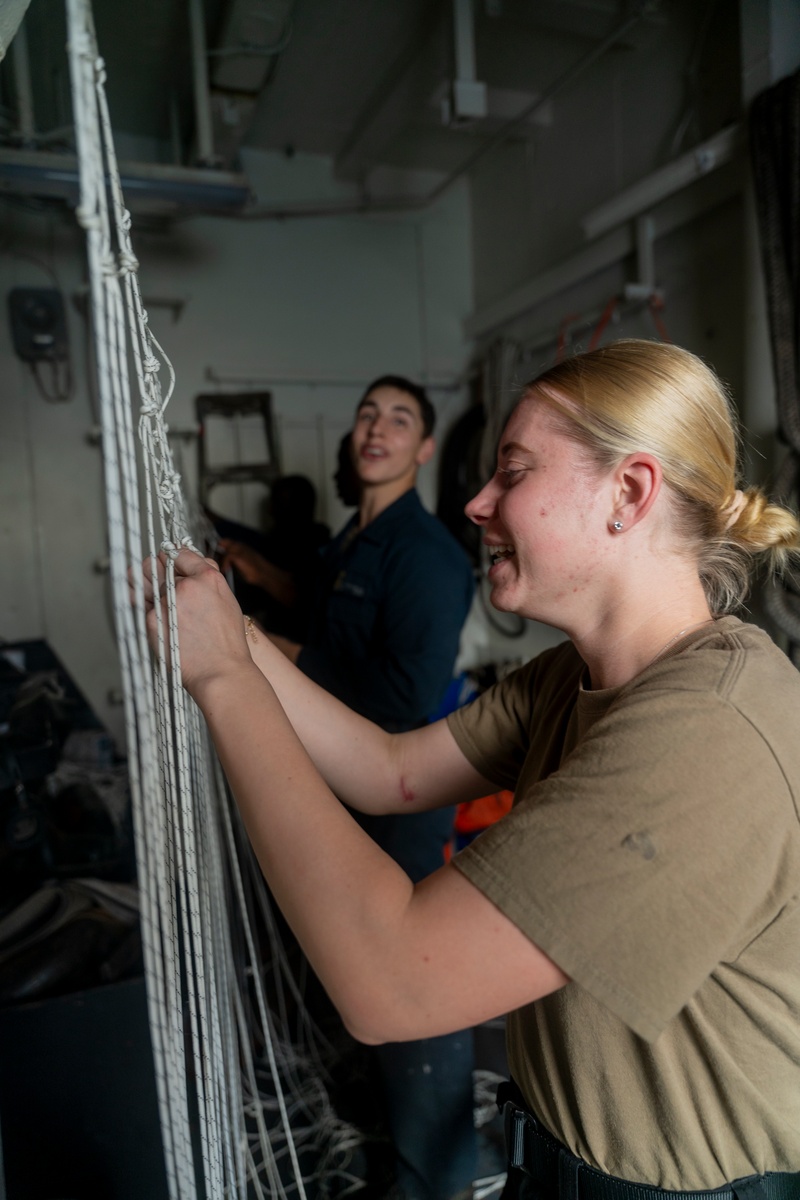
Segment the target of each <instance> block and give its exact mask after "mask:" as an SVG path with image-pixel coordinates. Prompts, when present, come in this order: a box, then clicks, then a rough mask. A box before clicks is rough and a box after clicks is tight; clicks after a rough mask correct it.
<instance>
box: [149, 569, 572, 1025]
mask: <svg viewBox="0 0 800 1200" xmlns="http://www.w3.org/2000/svg"><path fill="white" fill-rule="evenodd" d="M176 568H177V578H178V582H177V589H176V590H177V600H178V622H179V641H180V651H181V670H182V677H183V682H184V686H185V687H186V688H187V689H188V690H189V691H190V693H191V694H192V696H193V697H194V699H195V700H196V701H197V703H198V705H199V706H200V708H201V710H202V711H203V713H204V715H205V718H206V721H207V722H208V726H209V729H210V732H211V735H212V737H213V739H214V743H215V745H216V748H217V752H218V753H219V756H220V760H221V762H222V765H223V767H224V769H225V773H226V775H227V777H228V780H229V782H230V785H231V788H232V790H233V792H234V795H235V796H236V799H237V803H238V805H239V808H240V811H241V813H242V817H243V820H244V822H245V825H246V827H247V831H248V834H249V837H250V839H251V842H252V844H253V847H254V850H255V852H256V854H257V856H258V859H259V862H260V864H261V867H262V870H263V872H264V875H265V877H266V879H267V881H268V883H269V885H270V888H271V889H272V892H273V894H274V896H275V898H276V900H277V902H278V904H279V905H280V907H281V909H282V910H283V912H284V914H285V916H286V918H287V920H288V921H289V923H290V925H291V926H292V928H293V930H294V932H295V934H296V936H297V938H298V940H299V942H300V944H301V945H302V947H303V949H304V950H305V953H306V954H307V956H308V958H309V961H310V962H311V965H312V966H313V968H314V970H315V971H316V972H317V974H318V975H319V977H320V979H321V980H322V983H323V984H324V986H325V988H326V990H327V991H328V993H329V995H330V996H331V999H332V1000H333V1002H334V1004H336V1006H337V1007H338V1008H339V1011H340V1013H341V1015H342V1018H343V1019H344V1021H345V1023H346V1025H347V1026H348V1028H349V1029H350V1031H351V1032H352V1033H353V1035H354V1036H355V1037H358V1038H360V1039H361V1040H363V1041H366V1042H382V1041H402V1040H413V1039H417V1038H421V1037H427V1036H432V1035H435V1034H440V1033H445V1032H448V1031H452V1030H456V1029H463V1028H466V1027H468V1026H470V1025H472V1024H475V1023H478V1022H480V1021H484V1020H486V1019H488V1018H489V1017H492V1016H497V1015H500V1014H501V1013H505V1012H507V1011H509V1010H510V1009H512V1008H516V1007H518V1006H519V1005H521V1004H525V1003H528V1002H529V1001H532V1000H535V999H537V998H539V997H540V996H543V995H547V994H548V993H549V992H551V991H554V990H555V989H557V988H559V987H561V986H563V984H564V983H565V982H567V978H566V976H565V975H564V974H563V972H562V971H561V970H560V969H559V967H558V966H556V964H555V963H553V962H552V961H551V960H550V959H549V958H548V957H547V955H545V954H544V953H543V952H542V951H541V950H539V949H538V947H537V946H535V945H534V944H533V943H532V942H531V941H529V939H528V938H527V937H526V936H525V935H524V934H522V933H521V932H520V930H519V929H518V928H517V927H516V926H515V925H513V924H512V922H511V921H509V920H508V918H507V917H505V916H503V915H502V914H501V913H500V912H499V910H498V909H497V908H496V907H495V906H494V905H493V904H492V903H491V902H490V901H489V900H487V899H486V897H485V896H483V895H482V894H481V893H480V892H479V891H478V889H477V888H475V887H474V886H473V885H472V884H471V883H469V882H468V881H467V880H466V878H465V877H464V876H463V875H461V873H460V872H459V871H458V869H457V868H456V867H454V866H446V867H443V868H442V869H441V870H439V871H437V872H436V873H435V874H434V875H432V876H430V877H429V878H428V879H426V880H424V881H423V882H422V883H420V884H418V885H416V886H415V885H413V884H412V883H411V881H410V880H409V878H408V876H407V875H406V874H405V873H404V872H403V870H402V869H401V868H400V867H399V866H398V865H397V864H396V863H395V862H394V861H393V860H392V859H391V858H389V856H388V855H387V854H385V853H384V851H383V850H381V849H380V848H379V847H378V846H377V845H376V844H375V842H373V840H372V839H371V838H370V837H369V836H368V835H367V834H366V833H365V832H364V831H363V830H362V829H361V828H360V826H359V825H358V824H357V823H356V822H355V820H354V819H353V818H352V816H351V815H350V813H349V812H348V811H347V809H346V808H344V807H343V805H341V804H340V803H339V801H338V800H337V799H336V797H335V796H334V794H333V793H332V791H331V789H330V787H329V786H328V785H327V784H326V782H325V780H324V779H323V778H322V777H321V775H320V773H319V772H318V770H317V768H316V767H315V765H314V763H313V762H312V761H311V759H310V758H309V756H308V754H307V753H306V751H305V749H304V747H303V745H302V744H301V742H300V740H299V738H298V737H297V735H296V734H295V731H294V729H293V728H292V725H291V724H290V722H289V719H288V717H287V715H286V713H285V712H284V710H283V708H282V707H281V704H280V702H279V700H278V697H277V695H276V693H275V691H274V690H273V688H272V687H271V685H270V683H269V682H268V680H267V678H266V677H265V676H264V674H262V672H261V671H260V670H259V669H258V668H257V667H256V666H255V664H254V663H253V661H252V659H251V657H250V654H249V652H248V647H247V643H246V641H245V636H244V629H243V622H242V618H241V613H240V611H239V608H238V606H237V605H236V602H235V600H234V599H233V596H232V595H231V593H230V590H229V589H228V587H227V585H226V584H225V581H224V579H223V578H222V576H221V575H220V573H219V571H218V570H217V569H216V567H215V566H214V564H210V563H209V562H208V561H207V560H203V559H200V558H198V557H197V556H196V555H194V554H192V553H191V552H190V551H184V552H183V553H182V554H181V555H179V556H178V559H177V562H176ZM157 583H158V581H156V586H155V587H153V586H152V584H150V582H149V581H148V586H147V589H146V596H147V601H148V605H149V608H150V613H149V616H148V626H149V628H150V632H151V637H153V636H154V630H155V617H154V613H153V611H152V610H153V605H154V604H156V603H159V598H158V586H157ZM275 654H276V655H280V652H279V651H277V650H276V651H275ZM280 657H282V656H280ZM283 661H284V662H285V661H286V660H283ZM289 665H290V664H287V667H288V666H289ZM289 678H291V676H290V677H289ZM295 682H296V681H295ZM284 690H286V688H285V684H284ZM289 690H291V687H290V689H289ZM323 695H324V693H323ZM300 696H301V699H300V708H301V712H300V716H299V720H300V723H301V724H302V723H303V722H304V721H310V720H312V718H316V717H321V716H322V715H323V714H322V710H320V709H318V708H317V704H318V701H319V698H318V697H316V695H315V693H308V692H305V691H303V690H302V689H301V693H300ZM303 697H305V698H304V699H303ZM295 703H297V698H296V697H295V698H294V699H292V700H290V704H295ZM345 712H347V710H345ZM351 715H352V714H351ZM343 720H344V718H342V716H341V714H339V716H338V717H337V718H336V720H335V721H333V722H332V724H333V726H334V727H335V729H336V732H337V735H338V736H343V735H344V733H345V732H346V731H347V730H348V729H349V730H350V731H351V732H352V729H353V727H352V725H351V724H350V721H349V718H348V719H346V720H344V724H342V721H343ZM364 724H365V725H368V724H369V723H368V722H366V723H364ZM362 732H363V730H362ZM378 733H379V734H380V731H378ZM422 735H425V736H422ZM384 736H385V735H381V737H380V738H378V741H381V740H382V738H383V737H384ZM400 738H401V740H402V741H403V742H405V744H406V746H407V747H408V746H412V745H414V744H421V745H422V746H423V749H425V747H427V748H428V751H427V752H426V753H425V754H424V758H425V767H424V770H422V771H421V776H422V775H424V774H425V773H426V772H428V771H430V772H432V773H433V775H434V776H436V777H437V778H438V780H439V782H438V787H439V789H440V790H442V788H443V783H442V779H441V774H442V768H441V767H440V766H439V765H438V763H437V761H435V760H436V758H437V755H438V757H439V759H440V760H443V761H445V762H447V763H449V764H450V765H451V766H453V765H455V766H456V767H458V759H459V756H460V751H459V750H458V748H457V747H456V744H455V742H454V741H453V739H452V735H451V734H450V732H449V730H448V728H447V726H446V725H445V724H442V723H440V724H439V725H438V726H433V727H431V728H430V730H422V731H418V733H416V734H408V735H406V734H403V735H400ZM312 740H314V738H312ZM321 740H322V742H323V750H322V757H323V758H331V759H333V760H335V764H336V771H340V770H342V769H343V767H342V761H341V759H342V756H341V755H340V754H339V753H337V752H335V751H334V750H333V749H332V748H331V743H332V742H333V741H335V740H336V739H335V738H331V737H330V736H328V735H327V734H326V735H325V736H323V737H322V739H321ZM372 740H373V737H372V735H370V736H369V737H367V736H366V735H365V736H364V738H363V741H361V742H356V743H355V745H353V744H352V742H351V743H350V752H349V753H350V762H351V766H352V767H353V769H354V770H356V769H358V773H361V771H360V764H359V756H360V755H364V754H366V755H367V758H368V761H370V762H372V759H370V758H369V755H370V754H371V753H372V751H371V749H370V743H371V742H372ZM345 757H346V756H345ZM377 757H378V759H379V758H380V756H377ZM390 757H391V756H390ZM376 761H377V760H376ZM403 762H404V763H405V777H407V778H412V777H413V778H416V776H415V774H414V773H415V772H416V771H417V770H418V767H417V764H414V767H413V768H411V767H410V766H409V762H410V758H409V751H408V750H406V751H404V754H403ZM461 762H462V766H461V768H460V769H461V771H462V778H463V779H470V778H471V779H472V781H473V782H475V778H476V777H475V772H474V771H473V770H472V768H468V767H466V766H464V765H463V764H464V762H465V760H464V759H463V756H461ZM470 773H471V774H470ZM376 790H377V784H376ZM412 790H413V788H412ZM419 790H420V793H421V794H426V791H427V790H435V789H430V788H429V786H428V784H427V783H425V782H424V781H423V782H421V783H420V785H419ZM445 790H446V789H445ZM411 803H413V801H412V802H411Z"/></svg>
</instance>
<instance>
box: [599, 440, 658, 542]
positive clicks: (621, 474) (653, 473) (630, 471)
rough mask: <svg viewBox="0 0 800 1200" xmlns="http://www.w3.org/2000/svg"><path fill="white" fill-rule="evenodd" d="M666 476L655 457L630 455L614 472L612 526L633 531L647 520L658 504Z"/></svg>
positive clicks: (640, 454) (641, 454) (642, 454)
mask: <svg viewBox="0 0 800 1200" xmlns="http://www.w3.org/2000/svg"><path fill="white" fill-rule="evenodd" d="M663 479H664V473H663V471H662V469H661V463H660V462H659V461H658V459H657V458H654V457H653V455H652V454H645V453H638V454H629V455H628V457H627V458H625V459H623V461H622V462H621V463H620V464H619V466H618V467H617V469H616V471H615V472H614V511H613V513H612V516H611V523H612V525H613V526H614V528H618V526H617V522H621V528H622V529H631V528H632V527H633V526H634V525H637V524H638V523H639V521H641V520H642V518H643V517H646V516H647V514H648V513H649V512H650V509H651V508H652V507H653V505H654V504H655V502H656V499H657V497H658V494H659V492H660V491H661V484H662V482H663Z"/></svg>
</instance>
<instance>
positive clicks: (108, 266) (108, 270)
mask: <svg viewBox="0 0 800 1200" xmlns="http://www.w3.org/2000/svg"><path fill="white" fill-rule="evenodd" d="M100 267H101V270H102V272H103V275H104V276H105V278H106V279H116V277H117V264H116V263H115V262H114V255H113V254H104V255H103V258H102V262H101V264H100Z"/></svg>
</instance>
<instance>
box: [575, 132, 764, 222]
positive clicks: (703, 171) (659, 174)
mask: <svg viewBox="0 0 800 1200" xmlns="http://www.w3.org/2000/svg"><path fill="white" fill-rule="evenodd" d="M742 140H743V139H742V130H741V127H740V126H739V125H729V126H728V127H727V128H725V129H722V130H721V131H720V132H719V133H717V134H715V135H714V137H712V138H709V139H708V141H706V142H702V143H701V145H699V146H696V147H695V148H694V150H690V151H689V152H688V154H683V155H681V157H680V158H676V159H675V160H674V161H673V162H671V163H668V164H667V165H666V166H665V167H661V168H659V170H657V171H653V173H652V175H646V176H645V178H644V179H640V180H639V182H638V183H634V184H633V186H632V187H629V188H626V189H625V191H623V192H619V194H618V195H616V196H614V197H613V198H612V199H611V200H607V201H606V203H605V204H601V205H600V206H599V207H598V208H595V209H592V211H591V212H590V213H588V214H587V215H586V216H585V217H584V218H583V220H582V221H581V227H582V228H583V232H584V233H585V234H586V237H587V238H596V237H599V236H600V235H601V234H603V233H607V232H608V231H609V230H610V229H614V228H615V227H616V226H618V225H622V224H624V222H625V221H630V220H631V218H633V217H637V216H639V215H640V214H641V213H644V212H648V211H649V210H650V209H651V208H654V207H655V206H656V204H658V203H660V201H662V200H665V199H666V198H667V196H671V195H672V194H673V193H674V192H678V191H680V190H681V188H684V187H686V186H687V185H688V184H690V183H694V181H695V180H696V179H700V178H701V177H702V176H703V175H708V174H709V173H710V172H711V171H715V170H716V169H717V168H718V167H721V166H723V164H724V163H727V162H730V161H731V160H732V159H734V158H735V157H736V155H737V154H738V152H739V148H740V146H741V144H742Z"/></svg>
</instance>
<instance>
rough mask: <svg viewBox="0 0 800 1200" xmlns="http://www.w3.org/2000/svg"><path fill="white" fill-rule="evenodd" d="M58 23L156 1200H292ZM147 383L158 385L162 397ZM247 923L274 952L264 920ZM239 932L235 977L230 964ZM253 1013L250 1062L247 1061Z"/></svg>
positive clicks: (115, 177) (125, 261) (86, 110)
mask: <svg viewBox="0 0 800 1200" xmlns="http://www.w3.org/2000/svg"><path fill="white" fill-rule="evenodd" d="M67 15H68V27H69V61H70V76H71V82H72V94H73V108H74V114H75V130H76V140H77V146H78V157H79V163H80V201H79V205H78V208H77V210H76V217H77V219H78V221H79V223H80V224H81V226H82V227H83V229H84V230H85V233H86V246H87V257H88V267H89V280H90V293H91V306H92V319H93V330H94V343H95V356H96V364H97V376H98V396H99V404H100V420H101V427H102V447H103V458H104V469H105V480H106V492H107V500H108V536H109V551H110V561H111V581H112V593H113V607H114V617H115V624H116V630H117V637H118V642H119V650H120V662H121V672H122V682H123V693H124V700H125V725H126V736H127V748H128V772H129V779H130V789H131V804H132V812H133V823H134V833H135V839H136V852H137V868H138V882H139V890H140V907H141V922H142V942H143V951H144V959H145V973H146V980H147V999H148V1010H149V1020H150V1028H151V1034H152V1043H153V1053H154V1061H155V1077H156V1089H157V1095H158V1104H159V1113H160V1120H161V1128H162V1135H163V1144H164V1158H165V1168H166V1175H167V1184H168V1189H169V1195H170V1200H196V1197H198V1196H203V1197H204V1198H205V1200H223V1197H234V1196H235V1197H240V1198H241V1200H246V1198H248V1197H251V1196H253V1195H254V1194H259V1195H264V1196H276V1197H279V1198H280V1197H286V1196H287V1195H288V1194H289V1192H290V1191H291V1192H292V1193H294V1194H296V1195H298V1196H299V1197H301V1198H302V1200H305V1189H304V1183H303V1178H302V1173H301V1170H300V1165H299V1161H298V1155H297V1150H296V1147H295V1144H294V1141H293V1138H292V1132H291V1121H290V1114H289V1107H290V1104H291V1105H292V1106H293V1107H296V1106H297V1098H296V1097H294V1098H292V1099H291V1100H290V1101H289V1103H287V1097H286V1095H285V1091H284V1087H283V1084H282V1080H281V1076H282V1073H284V1074H285V1073H286V1063H287V1062H290V1061H291V1059H290V1056H289V1054H288V1052H287V1051H286V1049H285V1048H284V1047H282V1046H281V1045H280V1043H279V1042H278V1040H277V1039H276V1038H275V1036H274V1030H273V1028H272V1015H271V1012H270V1010H269V1006H268V1004H267V1000H266V994H265V990H264V984H263V966H262V963H261V961H260V957H259V950H258V945H257V939H256V937H255V935H254V932H253V929H252V927H251V923H250V918H249V912H250V909H251V908H252V907H253V905H252V900H248V896H247V894H246V885H245V882H244V879H243V876H242V872H241V868H240V865H239V855H240V853H241V844H242V843H243V842H245V839H244V838H243V836H242V835H241V831H240V829H239V822H238V815H237V814H236V812H235V808H234V807H233V806H232V805H231V803H230V797H229V795H228V793H227V790H226V784H225V780H224V777H223V775H222V771H221V769H220V767H219V764H218V762H217V760H216V757H215V755H214V753H213V750H212V748H211V745H210V742H209V739H208V735H207V731H206V729H205V725H204V723H203V722H202V720H201V718H200V714H199V712H198V710H197V708H196V707H195V705H194V704H193V702H192V701H191V700H190V699H189V697H188V696H187V694H186V693H185V692H184V691H183V689H182V687H181V685H180V648H179V645H178V638H177V618H176V609H175V573H174V559H175V557H176V555H177V554H178V552H179V550H180V549H181V548H183V547H189V548H191V549H194V548H195V547H194V545H193V543H192V539H191V537H190V536H189V533H188V527H187V518H186V505H185V502H184V499H183V495H182V492H181V483H180V477H179V475H178V473H177V472H176V470H175V467H174V463H173V459H172V454H171V450H170V445H169V440H168V427H167V425H166V423H165V419H164V417H165V410H166V407H167V404H168V403H169V400H170V397H171V395H172V392H173V390H174V386H175V376H174V372H173V370H172V366H171V364H170V363H169V360H168V358H167V356H166V354H165V353H164V351H163V349H162V347H161V346H160V345H159V344H158V342H157V341H156V339H155V338H154V336H153V334H152V332H151V330H150V328H149V326H148V321H147V314H146V312H145V310H144V307H143V305H142V300H141V295H140V291H139V284H138V275H137V271H138V262H137V260H136V257H135V255H134V253H133V248H132V244H131V239H130V228H131V220H130V214H129V213H128V212H127V210H126V209H125V205H124V200H123V196H122V190H121V186H120V179H119V172H118V169H117V162H116V155H115V151H114V145H113V137H112V132H111V123H110V119H109V114H108V108H107V104H106V96H105V89H104V83H105V69H104V65H103V61H102V59H101V58H100V57H99V55H98V52H97V46H96V41H95V36H94V28H93V22H92V15H91V9H90V7H89V4H88V3H87V0H67ZM131 368H132V369H131ZM162 371H166V374H167V376H168V379H169V384H168V387H167V392H166V395H163V394H162V390H161V384H160V376H161V373H162ZM132 379H133V383H134V384H135V387H132ZM132 392H133V393H135V395H136V400H137V403H138V413H137V416H136V418H135V419H134V415H133V402H132V401H133V397H132ZM140 496H141V497H143V500H144V503H143V506H142V505H140ZM160 552H163V553H165V554H166V556H167V572H166V585H165V589H166V599H167V617H166V620H163V619H162V616H161V613H160V610H159V609H158V608H156V613H157V619H158V629H157V641H158V652H157V654H156V656H155V661H154V659H153V657H152V656H151V654H150V650H149V646H148V641H147V635H146V629H145V616H144V613H145V607H144V593H143V583H142V578H141V571H140V570H139V569H138V568H139V564H140V563H141V561H142V558H143V557H144V556H149V557H150V559H151V565H152V566H153V567H154V566H155V560H156V558H157V556H158V554H159V553H160ZM131 566H133V567H134V568H135V569H134V571H133V573H132V580H133V590H134V603H133V605H131V603H130V599H129V592H128V569H129V567H131ZM167 662H171V663H172V664H173V669H172V671H168V669H167V665H166V664H167ZM237 830H239V833H238V837H237ZM262 917H263V918H264V919H265V920H266V921H267V928H268V931H270V932H269V936H270V939H271V940H272V941H273V946H274V944H275V942H276V941H277V939H276V938H275V937H274V932H273V931H271V929H270V926H269V923H268V922H269V914H268V913H265V912H263V911H262ZM234 930H235V931H236V933H234ZM238 933H242V936H243V940H244V945H245V950H246V952H245V955H244V961H243V962H234V959H233V952H232V945H233V944H234V943H235V942H236V941H237V936H236V935H237V934H238ZM251 998H252V999H253V1002H254V1005H255V1010H256V1012H257V1037H258V1041H259V1042H260V1043H261V1044H263V1047H264V1049H263V1054H261V1055H260V1056H259V1058H258V1060H257V1061H256V1060H255V1059H254V1055H253V1051H252V1046H253V1043H254V1040H255V1038H254V1028H253V1020H252V1016H251V1014H250V1011H249V1010H250V1007H251V1005H250V999H251ZM280 1002H281V1003H282V1001H280ZM292 1069H293V1070H295V1071H297V1067H296V1064H295V1065H293V1067H292ZM298 1078H299V1077H298ZM306 1082H307V1081H306V1080H304V1081H302V1083H300V1086H305V1083H306ZM305 1111H306V1115H307V1124H308V1126H309V1127H316V1128H318V1127H319V1123H320V1121H322V1122H323V1123H326V1128H327V1143H326V1153H327V1155H328V1159H329V1162H330V1169H331V1172H332V1174H336V1173H337V1172H340V1173H341V1172H345V1175H346V1163H347V1155H348V1153H349V1150H350V1143H351V1142H352V1140H353V1135H352V1132H350V1133H348V1131H347V1130H346V1129H345V1127H343V1126H341V1125H338V1126H337V1124H336V1121H335V1118H333V1117H332V1113H331V1112H330V1108H329V1106H328V1105H327V1103H326V1098H325V1097H324V1091H323V1098H322V1099H320V1098H319V1097H317V1098H316V1101H315V1106H314V1107H313V1109H312V1107H309V1105H308V1104H307V1105H306V1108H305ZM267 1117H269V1128H268V1121H267ZM348 1138H349V1141H348ZM337 1139H338V1140H337ZM343 1147H344V1151H342V1148H343ZM284 1159H288V1167H287V1165H286V1163H285V1162H284V1161H283V1160H284ZM279 1160H280V1161H279ZM337 1164H338V1165H337ZM254 1186H255V1188H256V1192H255V1193H254V1192H253V1190H252V1189H253V1187H254Z"/></svg>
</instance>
